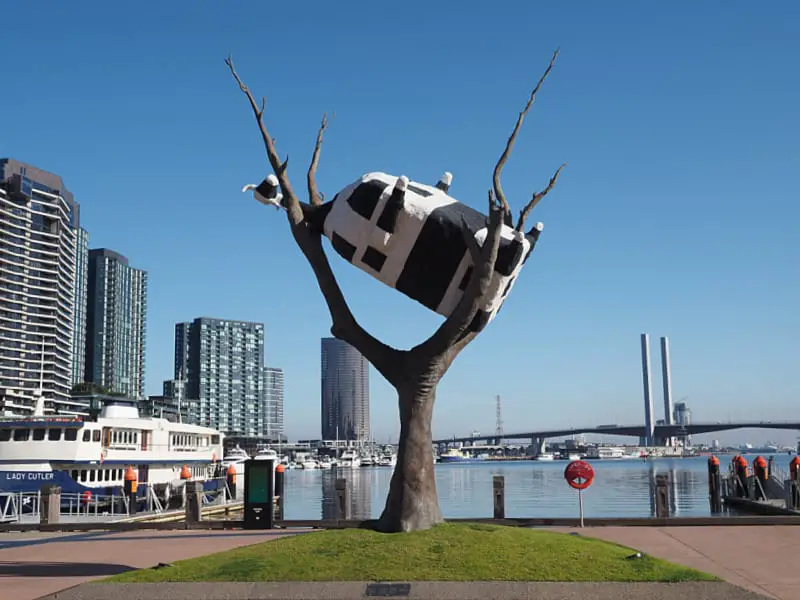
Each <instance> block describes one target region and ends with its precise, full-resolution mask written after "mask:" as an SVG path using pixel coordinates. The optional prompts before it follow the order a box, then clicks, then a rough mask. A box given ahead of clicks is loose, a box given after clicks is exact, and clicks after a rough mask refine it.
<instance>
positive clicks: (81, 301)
mask: <svg viewBox="0 0 800 600" xmlns="http://www.w3.org/2000/svg"><path fill="white" fill-rule="evenodd" d="M75 231H76V238H75V294H74V295H73V301H72V305H73V318H72V328H73V329H72V385H77V384H79V383H82V382H83V381H85V377H86V302H87V299H86V292H87V290H88V286H89V233H88V232H87V231H86V230H85V229H84V228H83V227H78V228H77V229H76V230H75Z"/></svg>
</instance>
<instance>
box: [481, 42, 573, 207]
mask: <svg viewBox="0 0 800 600" xmlns="http://www.w3.org/2000/svg"><path fill="white" fill-rule="evenodd" d="M558 52H559V49H556V51H555V52H554V53H553V58H551V59H550V64H549V65H547V69H546V70H545V72H544V75H542V76H541V77H540V78H539V83H537V84H536V87H535V88H533V91H532V92H531V96H530V98H529V99H528V103H527V104H526V105H525V108H524V109H523V110H522V112H521V113H519V117H517V124H516V125H515V126H514V131H513V132H512V133H511V137H509V138H508V142H507V143H506V148H505V150H503V154H501V155H500V159H499V160H498V161H497V165H495V167H494V176H493V181H494V193H495V196H497V198H498V199H499V201H500V203H501V204H502V206H504V207H505V208H506V210H507V211H508V212H509V213H510V212H511V209H510V208H509V206H508V201H507V200H506V195H505V194H504V193H503V186H502V185H500V175H501V173H502V172H503V167H504V166H505V164H506V161H507V160H508V157H509V156H510V155H511V149H512V148H513V147H514V142H515V141H516V140H517V135H518V134H519V130H520V128H521V127H522V122H523V121H524V120H525V115H527V114H528V111H529V110H530V109H531V106H533V102H534V100H536V94H537V93H538V92H539V88H541V87H542V84H543V83H544V80H545V79H547V76H548V75H549V74H550V70H551V69H552V68H553V65H554V64H555V62H556V58H558Z"/></svg>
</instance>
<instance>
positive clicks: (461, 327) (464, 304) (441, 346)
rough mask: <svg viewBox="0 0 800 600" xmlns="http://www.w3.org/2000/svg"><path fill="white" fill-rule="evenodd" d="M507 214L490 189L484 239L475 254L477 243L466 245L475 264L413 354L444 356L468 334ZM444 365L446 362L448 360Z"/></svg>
mask: <svg viewBox="0 0 800 600" xmlns="http://www.w3.org/2000/svg"><path fill="white" fill-rule="evenodd" d="M507 214H508V213H507V212H506V207H505V206H503V205H502V204H501V202H500V201H499V200H498V199H497V198H495V197H494V194H493V193H492V190H489V225H488V227H487V231H486V239H485V240H484V242H483V246H482V247H481V248H480V252H479V254H477V255H476V252H477V248H476V246H477V244H474V245H473V244H468V245H467V248H468V250H469V251H470V252H471V254H472V256H473V263H474V264H473V266H472V275H471V277H470V280H469V283H468V284H467V287H466V289H465V290H464V293H463V294H462V296H461V300H459V302H458V304H457V305H456V307H455V309H454V310H453V312H452V313H450V316H448V317H447V319H445V322H444V323H442V324H441V325H440V326H439V329H437V330H436V332H435V333H434V334H433V335H432V336H431V337H429V338H428V339H427V340H425V341H424V342H422V343H421V344H419V345H418V346H416V347H415V348H413V349H412V350H411V353H412V354H416V352H419V353H421V356H423V357H424V358H426V359H430V358H434V357H437V356H445V355H446V354H447V353H448V352H449V350H450V349H451V348H452V346H453V345H454V344H456V342H458V340H460V339H462V338H463V337H464V336H466V335H469V326H470V325H471V324H472V321H473V319H474V318H475V315H476V314H478V310H479V309H480V305H481V300H483V297H484V296H485V295H486V292H487V290H488V289H489V284H490V283H491V282H492V274H493V273H494V264H495V262H496V261H497V254H498V251H499V249H500V238H501V235H500V234H501V232H502V230H503V221H504V220H505V216H506V215H507ZM473 337H474V336H473ZM470 339H472V338H470ZM415 351H416V352H415ZM453 358H455V357H453ZM449 360H452V359H449ZM447 364H448V365H449V362H448V363H447Z"/></svg>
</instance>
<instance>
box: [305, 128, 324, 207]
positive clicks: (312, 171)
mask: <svg viewBox="0 0 800 600" xmlns="http://www.w3.org/2000/svg"><path fill="white" fill-rule="evenodd" d="M327 127H328V115H327V114H324V115H322V123H320V125H319V131H318V132H317V143H316V144H315V145H314V154H312V155H311V164H310V165H308V175H307V180H308V201H309V202H311V204H312V206H319V205H320V204H322V196H320V193H319V191H318V190H317V179H316V177H317V167H318V166H319V155H320V152H322V136H323V135H324V134H325V129H327Z"/></svg>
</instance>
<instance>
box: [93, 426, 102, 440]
mask: <svg viewBox="0 0 800 600" xmlns="http://www.w3.org/2000/svg"><path fill="white" fill-rule="evenodd" d="M92 441H93V442H99V441H100V430H99V429H95V430H94V431H93V432H92Z"/></svg>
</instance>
